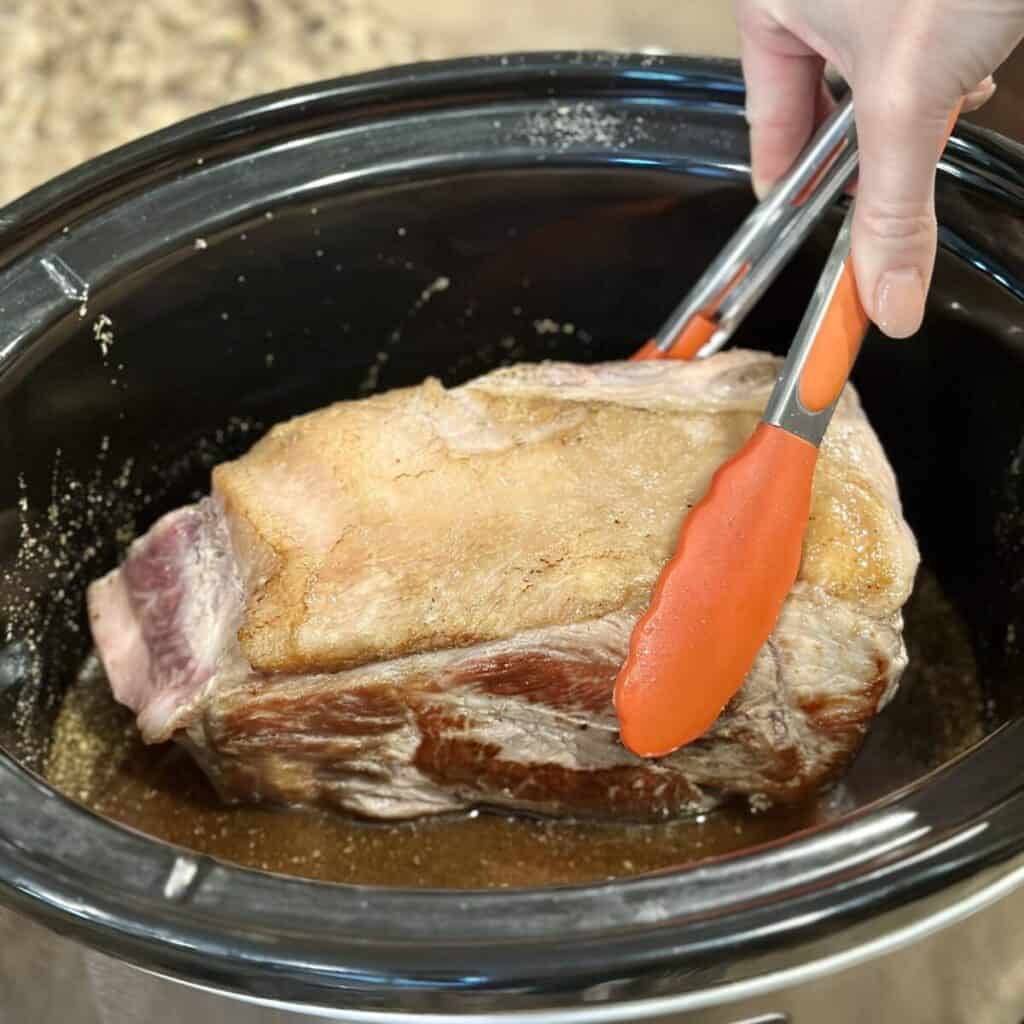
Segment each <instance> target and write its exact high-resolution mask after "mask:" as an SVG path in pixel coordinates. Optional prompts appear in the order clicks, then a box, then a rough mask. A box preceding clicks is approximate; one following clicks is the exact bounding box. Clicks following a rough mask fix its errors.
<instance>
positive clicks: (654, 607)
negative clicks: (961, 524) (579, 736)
mask: <svg viewBox="0 0 1024 1024" xmlns="http://www.w3.org/2000/svg"><path fill="white" fill-rule="evenodd" d="M959 111H960V105H959V104H958V105H957V109H956V110H955V111H954V113H953V115H952V116H951V118H950V120H949V124H948V129H947V138H948V135H949V132H951V131H952V129H953V125H954V124H955V121H956V117H957V115H958V114H959ZM836 125H845V126H846V127H845V130H844V131H842V132H839V131H838V129H836V128H835V127H834V126H836ZM830 126H832V127H829V128H826V130H825V131H823V132H822V133H820V134H819V136H818V137H817V138H816V139H815V140H814V142H813V143H812V145H811V147H810V151H817V152H819V153H821V154H823V155H824V160H825V164H824V168H825V169H824V170H822V169H821V168H822V164H821V163H820V162H818V161H815V160H811V159H810V158H809V157H808V156H807V154H805V156H804V157H803V158H801V160H800V161H799V170H798V171H797V172H794V173H791V174H790V175H789V176H788V177H787V178H786V180H785V181H784V182H783V183H782V184H781V185H780V186H778V187H777V188H776V190H775V191H774V192H773V193H772V195H771V196H770V197H769V198H768V199H767V200H766V201H765V202H764V203H762V204H761V206H760V207H758V209H757V210H755V211H754V213H753V214H752V215H751V217H750V218H749V219H748V221H747V223H746V224H744V225H743V227H742V228H741V229H740V231H739V233H738V234H737V235H736V236H735V237H734V238H733V240H732V242H731V243H730V244H729V245H728V246H727V247H726V250H725V252H724V253H723V254H722V256H720V257H719V259H718V260H716V261H715V263H713V264H712V267H711V269H710V270H709V271H708V273H707V274H706V275H705V277H704V278H702V279H701V282H699V283H698V286H697V288H696V289H695V290H694V291H693V292H692V293H691V295H690V297H689V298H688V299H687V301H686V302H685V303H683V305H682V306H681V307H680V309H679V312H678V315H677V316H676V317H674V318H673V319H672V320H671V321H670V322H669V324H668V326H667V327H666V329H665V330H664V331H663V332H662V334H661V335H659V337H658V338H657V339H655V340H654V341H652V342H651V343H649V346H648V347H649V348H652V349H653V350H654V351H653V352H651V353H648V354H647V355H645V356H644V358H659V357H660V358H665V357H666V356H677V355H678V356H679V357H680V358H686V357H687V356H686V354H685V353H686V352H687V351H692V352H693V353H694V354H699V353H702V352H703V353H706V352H708V351H713V350H714V349H715V348H716V347H718V346H719V345H721V344H722V343H724V341H725V340H726V339H727V338H728V337H729V334H730V333H731V331H732V330H733V329H734V328H735V326H736V324H738V323H739V322H740V320H741V319H742V317H743V315H744V314H745V313H746V312H747V310H749V309H750V307H751V306H752V305H753V304H754V302H756V300H757V298H758V297H759V296H760V295H761V293H762V292H763V291H764V290H765V288H766V287H767V285H768V283H769V282H770V281H771V280H772V278H773V277H774V276H775V274H776V273H777V272H778V270H779V268H780V267H781V266H783V265H784V263H785V261H786V259H787V258H788V256H789V255H790V254H791V253H792V252H793V250H794V249H795V247H796V246H797V245H798V244H799V242H800V241H801V240H802V239H803V238H804V237H805V236H806V234H807V233H808V231H809V230H810V228H811V227H812V226H813V224H814V221H815V220H816V219H817V218H818V217H820V216H821V215H822V213H824V211H825V209H826V208H827V206H828V203H829V201H830V200H831V199H832V198H834V197H835V196H836V195H837V194H838V192H839V191H840V190H841V189H842V188H843V186H845V184H846V183H847V181H848V180H849V178H850V176H851V175H852V172H853V170H854V168H855V167H856V163H857V155H856V154H857V148H856V141H855V139H854V137H853V135H852V131H853V123H852V112H851V108H850V105H849V103H846V104H844V105H842V106H840V108H839V110H838V111H837V113H836V114H835V115H834V116H833V119H832V121H831V122H830ZM833 131H835V132H836V134H833ZM837 140H838V141H837ZM830 154H831V155H830ZM939 155H940V154H936V158H938V156H939ZM853 211H854V207H853V205H851V206H850V209H849V210H848V212H847V214H846V217H845V219H844V220H843V224H842V227H841V228H840V231H839V235H838V237H837V239H836V242H835V245H834V246H833V249H832V252H831V254H830V256H829V258H828V261H827V262H826V264H825V268H824V270H823V271H822V274H821V277H820V279H819V281H818V284H817V287H816V288H815V291H814V294H813V296H812V298H811V301H810V304H809V305H808V307H807V311H806V313H805V314H804V318H803V321H802V322H801V324H800V327H799V329H798V331H797V333H796V337H795V338H794V339H793V342H792V344H791V346H790V349H789V355H788V358H787V359H786V362H785V365H784V366H783V368H782V372H781V373H780V375H779V377H778V380H777V381H776V385H775V389H774V391H773V392H772V395H771V398H770V399H769V401H768V404H767V407H766V409H765V412H764V415H763V417H762V419H761V422H760V423H759V424H758V426H757V428H756V429H755V430H754V432H753V434H752V435H751V436H750V438H749V439H748V440H747V442H746V444H744V445H743V447H742V448H741V449H740V450H739V451H738V452H737V453H736V454H735V455H733V456H732V457H731V458H730V459H729V460H728V461H727V462H725V463H724V464H723V465H722V466H721V467H720V468H719V469H718V471H717V472H716V473H715V476H714V478H713V479H712V481H711V485H710V487H709V488H708V491H707V493H706V494H705V495H704V497H703V498H702V499H701V501H700V502H698V503H697V505H695V506H694V508H693V509H691V511H690V512H689V514H687V515H686V517H685V518H684V520H683V525H682V528H681V530H680V533H679V539H678V541H677V544H676V550H675V553H674V554H673V555H672V557H671V558H670V559H669V561H668V563H667V564H666V565H665V567H664V569H663V570H662V572H661V575H660V577H659V578H658V581H657V583H656V584H655V587H654V593H653V595H652V598H651V604H650V607H649V608H648V610H647V611H646V612H645V613H644V614H643V615H642V616H641V617H640V619H639V620H638V622H637V624H636V626H635V627H634V629H633V633H632V636H631V638H630V646H629V654H628V656H627V658H626V661H625V664H624V665H623V666H622V669H621V671H620V672H619V676H618V678H617V679H616V682H615V707H616V711H617V714H618V718H619V726H620V732H621V736H622V740H623V742H624V743H625V745H626V746H627V747H628V748H629V749H630V750H632V751H633V752H634V753H635V754H639V755H640V756H643V757H658V756H662V755H664V754H668V753H671V752H672V751H673V750H675V749H677V748H678V747H681V746H683V745H685V744H687V743H690V742H692V741H693V740H696V739H699V738H700V737H701V736H703V735H704V734H705V733H706V732H707V731H708V730H709V729H710V728H711V727H712V725H714V723H715V721H716V719H717V718H718V716H719V715H720V714H721V712H722V709H723V708H724V707H725V705H726V704H727V703H728V702H729V701H730V700H731V699H732V697H733V696H734V695H735V693H736V692H737V691H738V690H739V688H740V686H742V684H743V681H744V679H745V678H746V676H747V674H748V673H749V671H750V669H751V667H752V665H753V663H754V660H755V658H756V657H757V655H758V653H759V651H760V650H761V648H762V647H763V645H764V644H765V642H766V641H767V640H768V638H769V636H770V635H771V632H772V630H773V629H774V628H775V624H776V622H777V620H778V617H779V614H780V613H781V610H782V606H783V603H784V602H785V600H786V597H787V596H788V594H789V592H790V590H791V589H792V587H793V584H794V583H795V581H796V578H797V574H798V571H799V568H800V559H801V554H802V548H803V537H804V532H805V530H806V527H807V521H808V516H809V515H810V509H811V495H812V485H813V478H814V469H815V466H816V464H817V459H818V448H819V446H820V444H821V442H822V439H823V437H824V435H825V431H826V428H827V427H828V424H829V422H830V421H831V419H832V414H833V412H834V411H835V409H836V406H837V405H838V403H839V400H840V398H841V396H842V393H843V389H844V388H845V386H846V382H847V379H848V377H849V374H850V371H851V370H852V369H853V364H854V363H855V361H856V359H857V356H858V354H859V352H860V348H861V344H862V342H863V340H864V336H865V334H866V333H867V328H868V322H869V321H868V317H867V314H866V313H865V311H864V308H863V306H862V305H861V302H860V298H859V295H858V291H857V283H856V280H855V278H854V273H853V266H852V262H851V259H850V241H851V228H852V222H853ZM780 229H781V230H782V231H783V232H785V234H784V236H783V238H778V237H777V236H776V235H775V232H776V231H777V230H780ZM723 282H724V287H725V291H724V293H721V294H720V292H719V289H720V288H721V287H722V286H723ZM679 332H681V334H680V333H679ZM677 335H678V341H674V339H676V337H677ZM677 346H682V348H683V352H679V353H677V352H676V347H677Z"/></svg>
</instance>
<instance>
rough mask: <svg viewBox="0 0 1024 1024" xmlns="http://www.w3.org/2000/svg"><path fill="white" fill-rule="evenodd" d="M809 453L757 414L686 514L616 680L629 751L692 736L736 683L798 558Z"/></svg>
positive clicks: (651, 752) (650, 751)
mask: <svg viewBox="0 0 1024 1024" xmlns="http://www.w3.org/2000/svg"><path fill="white" fill-rule="evenodd" d="M816 461H817V449H816V448H815V447H814V446H813V445H811V444H808V443H807V442H806V441H802V440H801V439H800V438H798V437H795V436H794V435H792V434H790V433H787V432H786V431H784V430H781V429H780V428H778V427H772V426H768V425H767V424H764V423H762V424H760V425H759V426H758V428H757V429H756V430H755V432H754V434H753V435H752V436H751V438H750V440H749V441H748V442H747V443H746V445H744V447H743V448H742V449H741V450H740V451H739V452H738V453H737V454H736V455H735V456H733V458H732V459H730V460H729V461H728V462H727V463H725V465H723V466H722V467H721V469H719V470H718V472H717V473H716V474H715V476H714V478H713V480H712V482H711V486H710V488H709V490H708V492H707V494H706V496H705V497H704V499H703V500H702V501H701V502H700V503H699V504H698V505H697V506H696V507H695V508H694V509H693V510H692V511H691V512H690V514H689V515H688V516H687V517H686V519H685V521H684V523H683V526H682V529H681V531H680V535H679V543H678V545H677V548H676V554H675V555H674V557H673V558H672V559H671V560H670V561H669V563H668V564H667V565H666V566H665V568H664V569H663V570H662V573H661V576H660V577H659V579H658V582H657V584H656V585H655V588H654V594H653V597H652V600H651V605H650V608H649V609H648V610H647V612H646V613H645V614H644V616H643V617H642V618H641V619H640V621H639V622H638V623H637V625H636V627H635V628H634V630H633V635H632V639H631V641H630V647H629V655H628V657H627V658H626V662H625V664H624V665H623V667H622V670H621V671H620V672H619V676H618V679H617V680H616V682H615V708H616V711H617V713H618V717H619V725H620V729H621V735H622V740H623V742H624V743H625V745H626V746H627V747H628V748H629V749H630V750H631V751H633V753H635V754H638V755H640V756H641V757H661V756H663V755H665V754H669V753H671V752H672V751H674V750H676V749H678V748H679V747H681V746H683V745H684V744H686V743H689V742H691V741H693V740H695V739H698V738H699V737H700V736H702V735H704V733H706V732H707V731H708V729H710V728H711V726H712V725H713V724H714V722H715V719H716V718H717V717H718V715H719V714H721V712H722V709H723V708H724V707H725V705H726V704H727V703H728V702H729V701H730V700H731V699H732V697H733V695H734V694H735V693H736V691H737V690H739V688H740V686H742V684H743V681H744V679H745V678H746V677H747V674H748V673H749V671H750V669H751V666H752V665H753V663H754V660H755V658H756V657H757V654H758V651H759V650H760V649H761V647H762V645H763V644H764V640H765V638H766V637H767V636H768V635H769V634H770V633H771V631H772V630H773V629H774V628H775V623H776V620H777V619H778V617H779V613H780V611H781V609H782V604H783V602H784V601H785V599H786V596H787V595H788V593H789V591H790V589H791V588H792V586H793V583H794V581H795V580H796V576H797V572H798V570H799V568H800V557H801V550H802V545H803V536H804V530H805V528H806V525H807V518H808V515H809V513H810V504H811V484H812V481H813V477H814V466H815V463H816Z"/></svg>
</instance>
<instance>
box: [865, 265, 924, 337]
mask: <svg viewBox="0 0 1024 1024" xmlns="http://www.w3.org/2000/svg"><path fill="white" fill-rule="evenodd" d="M923 316H924V282H923V281H922V280H921V274H920V272H919V271H918V269H917V268H916V267H901V268H900V269H899V270H887V271H886V272H885V273H884V274H883V275H882V278H881V280H880V281H879V282H878V287H877V288H876V289H875V323H877V324H878V326H879V327H880V328H881V329H882V330H883V331H884V332H885V333H886V334H888V335H889V337H890V338H909V337H910V335H911V334H913V333H914V332H915V331H916V330H917V329H918V328H919V327H920V326H921V319H922V317H923Z"/></svg>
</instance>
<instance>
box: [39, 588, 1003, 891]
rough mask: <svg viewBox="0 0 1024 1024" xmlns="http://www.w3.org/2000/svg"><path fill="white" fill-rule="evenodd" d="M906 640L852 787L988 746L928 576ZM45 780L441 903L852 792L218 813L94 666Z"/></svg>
mask: <svg viewBox="0 0 1024 1024" xmlns="http://www.w3.org/2000/svg"><path fill="white" fill-rule="evenodd" d="M905 637H906V642H907V647H908V650H909V655H910V664H909V667H908V669H907V671H906V673H905V675H904V679H903V683H902V684H901V689H900V692H899V695H898V696H897V698H896V699H895V700H894V702H893V704H892V705H891V706H890V707H889V709H887V710H886V711H885V712H883V713H882V714H881V715H880V716H879V718H878V719H877V720H876V721H875V723H874V724H873V727H872V729H871V732H870V734H869V739H868V745H869V747H871V748H873V749H872V750H871V752H870V753H871V755H872V756H870V757H869V756H863V757H862V758H861V760H860V762H858V763H857V764H855V766H854V769H853V773H852V774H851V779H852V778H853V777H854V776H855V775H856V773H857V772H858V771H859V770H860V768H861V767H862V766H864V767H867V768H868V769H869V770H871V771H878V770H879V767H878V766H879V765H881V766H883V767H885V766H886V764H887V763H889V762H890V756H891V757H893V758H897V757H898V758H899V759H900V762H901V763H902V764H903V765H904V768H905V769H906V770H908V771H912V772H913V773H914V774H920V772H922V771H927V770H929V769H930V768H933V767H937V766H938V765H939V764H941V763H942V762H943V761H945V760H947V759H948V758H950V757H952V756H955V755H956V754H957V753H959V752H961V751H962V750H964V749H966V748H967V747H969V746H970V745H971V744H973V743H975V742H976V741H977V740H979V739H980V738H981V737H982V735H983V734H984V731H985V704H984V698H983V695H982V692H981V686H980V682H979V679H978V673H977V667H976V665H975V662H974V657H973V654H972V651H971V646H970V643H969V640H968V637H967V633H966V629H965V627H964V626H963V625H962V623H961V622H960V621H959V620H958V618H957V615H956V613H955V611H954V609H953V608H952V606H951V604H950V603H949V601H948V600H947V599H946V598H945V596H944V595H943V593H942V591H941V588H940V587H939V585H938V583H937V582H936V580H935V578H934V577H933V576H932V575H931V574H930V573H929V572H928V570H927V569H923V570H922V571H921V574H920V576H919V578H918V582H917V586H916V589H915V593H914V596H913V597H912V599H911V601H910V603H909V605H908V606H907V609H906V631H905ZM866 753H867V752H866ZM876 755H877V756H876ZM868 762H870V763H868ZM892 768H893V771H892V776H891V780H890V781H891V783H892V785H893V787H895V786H897V785H899V784H900V783H901V782H902V781H904V780H903V779H901V778H900V777H899V765H897V764H895V763H894V764H893V765H892ZM46 777H47V779H48V781H49V782H50V783H51V784H52V785H54V786H55V787H56V788H57V789H58V790H60V791H61V792H62V793H64V794H65V795H67V796H69V797H71V798H72V799H74V800H76V801H78V802H80V803H82V804H84V805H85V806H87V807H89V808H91V809H92V810H94V811H96V812H97V813H99V814H101V815H103V816H105V817H107V818H110V819H111V820H113V821H116V822H119V823H121V824H123V825H127V826H129V827H131V828H135V829H138V830H140V831H142V832H145V833H146V834H148V835H151V836H155V837H157V838H159V839H164V840H166V841H168V842H172V843H175V844H178V845H180V846H183V847H186V848H188V849H191V850H194V851H197V852H199V853H204V854H208V855H210V856H213V857H217V858H220V859H222V860H225V861H230V862H233V863H236V864H240V865H243V866H245V867H250V868H256V869H259V870H264V871H271V872H276V873H280V874H286V875H295V876H300V877H304V878H312V879H317V880H321V881H331V882H347V883H355V884H364V885H395V886H423V887H439V888H495V887H520V886H523V887H529V886H541V885H557V884H575V883H587V882H594V881H600V880H603V879H608V878H619V877H624V876H629V875H636V874H643V873H646V872H651V871H658V870H663V869H669V868H673V867H676V866H678V865H680V864H683V863H686V862H692V861H696V860H701V859H704V858H707V857H713V856H718V855H721V854H726V853H730V852H734V851H737V850H740V849H744V848H748V847H751V846H756V845H759V844H762V843H765V842H769V841H772V840H775V839H779V838H782V837H784V836H786V835H789V834H791V833H793V832H795V831H798V830H800V829H802V828H806V827H808V826H811V825H813V824H815V823H816V822H818V821H821V820H822V819H823V816H824V815H826V814H827V812H828V807H829V806H835V805H836V804H841V803H842V802H843V798H844V789H845V787H846V785H847V783H845V782H841V783H840V784H839V786H838V787H837V788H836V789H834V790H831V791H829V792H827V793H824V794H822V795H821V796H820V797H819V798H817V799H816V800H813V801H806V802H804V803H802V804H799V805H797V806H791V807H776V808H771V809H768V810H766V811H762V812H760V813H752V812H751V811H750V809H749V808H748V807H747V806H746V805H745V804H744V805H742V806H735V807H727V808H725V809H722V810H719V811H716V812H713V813H711V814H708V815H702V816H698V817H696V818H688V819H683V820H679V821H673V822H668V823H664V824H656V825H642V826H641V825H629V824H605V823H594V822H582V821H576V822H573V821H556V820H542V819H538V818H530V817H526V816H513V815H508V814H499V813H491V812H488V811H486V810H479V811H472V812H470V813H469V814H460V815H455V816H449V817H445V818H442V819H439V820H429V821H419V822H410V823H402V824H392V823H387V824H373V823H364V822H360V821H356V820H353V819H350V818H348V817H345V816H344V815H341V814H336V813H332V812H329V811H320V810H306V809H302V810H287V809H280V808H272V807H254V806H227V805H225V804H224V803H223V802H222V801H221V800H220V799H219V797H218V796H217V794H216V793H215V792H214V790H213V788H212V787H211V786H210V784H209V783H208V782H207V780H206V778H205V777H204V776H203V774H202V772H201V771H200V770H199V768H198V767H197V766H196V765H195V764H194V763H193V761H192V760H191V759H190V757H189V756H188V754H187V753H186V752H185V751H184V750H182V749H180V748H179V747H177V746H176V745H174V744H163V745H158V746H150V747H147V746H145V745H144V744H143V743H142V742H141V740H140V738H139V736H138V733H137V731H136V729H135V725H134V722H133V719H132V716H131V714H130V713H129V712H128V711H127V710H125V709H124V708H121V707H119V706H118V705H117V704H116V703H115V702H114V701H113V698H112V697H111V696H110V691H109V686H108V684H107V681H106V679H105V678H104V676H103V672H102V669H101V668H100V666H99V664H98V661H97V659H96V658H95V657H90V658H89V659H88V660H87V661H86V663H85V665H84V666H83V669H82V671H81V673H80V675H79V677H78V679H77V680H76V682H75V684H74V685H73V686H72V687H71V689H70V690H69V691H68V693H67V696H66V698H65V700H64V703H63V706H62V709H61V711H60V714H59V716H58V719H57V724H56V727H55V730H54V734H53V742H52V746H51V749H50V753H49V757H48V760H47V765H46ZM907 781H909V780H907Z"/></svg>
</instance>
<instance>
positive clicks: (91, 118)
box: [0, 0, 736, 203]
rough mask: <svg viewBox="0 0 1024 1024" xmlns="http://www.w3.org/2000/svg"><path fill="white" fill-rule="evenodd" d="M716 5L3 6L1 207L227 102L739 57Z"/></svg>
mask: <svg viewBox="0 0 1024 1024" xmlns="http://www.w3.org/2000/svg"><path fill="white" fill-rule="evenodd" d="M730 11H731V5H730V4H728V3H726V2H724V0H690V2H689V3H687V4H679V3H677V2H673V0H634V2H631V3H630V4H628V5H627V4H623V3H622V2H621V0H560V2H559V3H550V2H549V0H519V2H517V3H516V4H501V5H494V6H493V7H492V6H491V5H487V4H482V3H480V2H479V0H146V2H144V3H138V2H137V0H105V2H104V3H99V4H96V3H89V2H87V0H6V2H5V0H0V67H3V69H4V73H3V76H2V78H0V130H2V133H3V137H4V140H5V145H4V147H3V150H2V151H0V203H4V202H7V201H9V200H11V199H13V198H15V197H16V196H18V195H20V194H22V193H23V192H25V191H27V190H28V189H29V188H31V187H33V186H34V185H36V184H39V183H40V182H42V181H44V180H46V179H47V178H50V177H52V176H53V175H55V174H57V173H59V172H61V171H63V170H66V169H67V168H69V167H72V166H74V165H75V164H77V163H80V162H81V161H82V160H85V159H86V158H88V157H90V156H93V155H95V154H96V153H99V152H102V151H104V150H107V149H110V148H112V147H114V146H116V145H119V144H120V143H123V142H126V141H128V140H130V139H133V138H136V137H138V136H140V135H143V134H145V133H147V132H151V131H154V130H155V129H157V128H161V127H163V126H165V125H167V124H170V123H172V122H174V121H177V120H180V119H181V118H183V117H187V116H189V115H191V114H195V113H198V112H200V111H202V110H205V109H208V108H210V107H214V106H218V105H220V104H222V103H227V102H230V101H232V100H237V99H241V98H244V97H247V96H251V95H255V94H257V93H261V92H269V91H272V90H275V89H281V88H285V87H287V86H291V85H295V84H297V83H300V82H305V81H310V80H313V79H318V78H330V77H334V76H337V75H343V74H348V73H353V72H358V71H365V70H368V69H371V68H375V67H381V66H383V65H388V64H399V63H403V62H407V61H414V60H422V59H430V58H435V59H436V58H445V57H454V56H462V55H466V54H474V53H486V52H495V51H497V50H504V51H514V50H539V49H561V48H572V49H581V48H604V49H642V48H645V47H648V46H652V45H655V44H656V45H657V46H659V47H662V48H666V49H679V50H682V51H686V52H692V53H723V54H725V53H734V52H735V51H736V39H735V28H734V26H733V23H732V21H731V17H730Z"/></svg>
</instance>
